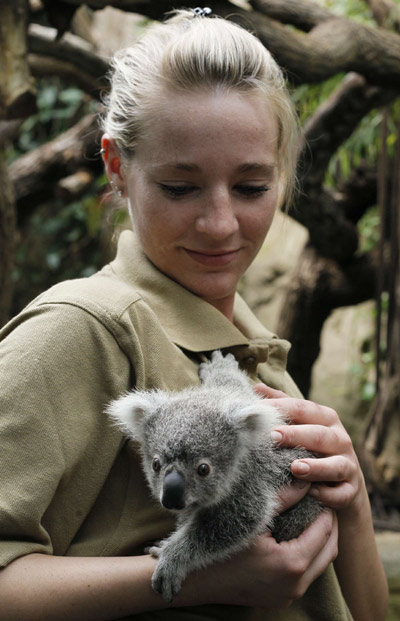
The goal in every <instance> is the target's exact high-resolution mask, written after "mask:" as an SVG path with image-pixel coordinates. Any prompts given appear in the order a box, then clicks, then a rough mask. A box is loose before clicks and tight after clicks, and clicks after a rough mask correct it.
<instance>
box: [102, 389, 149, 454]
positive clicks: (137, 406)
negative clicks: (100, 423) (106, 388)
mask: <svg viewBox="0 0 400 621" xmlns="http://www.w3.org/2000/svg"><path fill="white" fill-rule="evenodd" d="M158 396H159V395H158V394H157V393H156V392H151V391H148V392H144V391H143V392H128V393H126V394H125V395H123V396H122V397H120V398H119V399H116V400H115V401H111V403H110V404H109V405H108V406H107V408H106V410H105V411H106V413H107V414H108V416H109V418H110V419H111V420H112V421H113V423H114V424H115V425H116V426H117V427H119V428H120V430H121V431H122V433H124V434H125V435H127V436H129V437H130V438H131V439H132V440H137V441H138V442H141V441H142V439H143V433H144V426H145V423H146V421H147V420H148V419H149V417H150V416H151V415H152V414H154V412H155V410H156V408H157V401H158V399H157V397H158Z"/></svg>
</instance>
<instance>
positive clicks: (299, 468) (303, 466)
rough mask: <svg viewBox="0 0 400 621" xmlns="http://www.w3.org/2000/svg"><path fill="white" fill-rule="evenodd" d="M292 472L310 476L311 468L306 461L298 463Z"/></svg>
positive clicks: (294, 465)
mask: <svg viewBox="0 0 400 621" xmlns="http://www.w3.org/2000/svg"><path fill="white" fill-rule="evenodd" d="M292 470H294V471H295V473H296V474H308V472H310V466H309V465H308V464H307V462H305V461H296V462H295V463H294V464H293V466H292Z"/></svg>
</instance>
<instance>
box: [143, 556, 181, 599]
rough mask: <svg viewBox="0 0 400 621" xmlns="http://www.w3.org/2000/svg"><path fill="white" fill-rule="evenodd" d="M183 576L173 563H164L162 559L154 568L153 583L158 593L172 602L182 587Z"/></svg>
mask: <svg viewBox="0 0 400 621" xmlns="http://www.w3.org/2000/svg"><path fill="white" fill-rule="evenodd" d="M183 578H184V576H182V575H181V573H180V572H178V571H176V569H175V567H174V566H173V565H170V564H167V563H163V561H162V559H161V560H159V561H158V563H157V567H156V568H155V570H154V573H153V576H152V579H151V584H152V587H153V589H154V591H156V593H160V595H162V596H163V598H164V599H165V601H166V602H168V603H171V602H172V600H173V599H174V597H175V595H176V594H177V593H179V591H180V589H181V586H182V582H183Z"/></svg>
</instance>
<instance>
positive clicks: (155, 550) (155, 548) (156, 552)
mask: <svg viewBox="0 0 400 621" xmlns="http://www.w3.org/2000/svg"><path fill="white" fill-rule="evenodd" d="M163 543H164V542H163V541H155V542H154V543H153V545H152V546H148V547H147V548H145V549H144V551H145V554H151V556H152V557H153V558H159V557H160V554H161V550H162V547H163Z"/></svg>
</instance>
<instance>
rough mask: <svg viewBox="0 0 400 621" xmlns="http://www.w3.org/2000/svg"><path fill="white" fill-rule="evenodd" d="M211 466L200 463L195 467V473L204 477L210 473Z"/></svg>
mask: <svg viewBox="0 0 400 621" xmlns="http://www.w3.org/2000/svg"><path fill="white" fill-rule="evenodd" d="M210 471H211V468H210V466H209V465H208V464H200V466H198V467H197V474H198V475H199V476H200V477H206V476H208V475H209V474H210Z"/></svg>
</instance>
